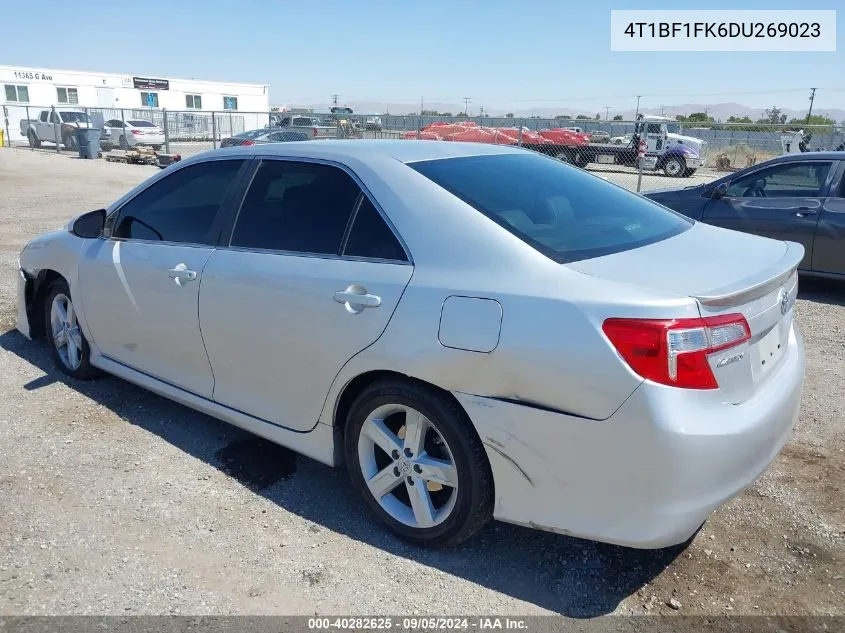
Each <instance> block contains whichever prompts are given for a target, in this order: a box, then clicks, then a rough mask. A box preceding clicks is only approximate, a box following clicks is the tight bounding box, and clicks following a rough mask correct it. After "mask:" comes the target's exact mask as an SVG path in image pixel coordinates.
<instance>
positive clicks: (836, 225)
mask: <svg viewBox="0 0 845 633" xmlns="http://www.w3.org/2000/svg"><path fill="white" fill-rule="evenodd" d="M837 171H838V175H837V176H836V178H835V179H834V181H833V182H832V183H831V187H830V195H828V197H827V198H826V199H825V201H824V205H823V206H822V211H821V214H820V215H819V222H818V224H817V225H816V240H815V244H814V247H813V271H814V272H820V273H835V274H838V275H845V161H839V169H838V170H837Z"/></svg>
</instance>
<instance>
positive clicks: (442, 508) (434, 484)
mask: <svg viewBox="0 0 845 633" xmlns="http://www.w3.org/2000/svg"><path fill="white" fill-rule="evenodd" d="M358 461H359V464H360V468H361V474H362V475H363V477H364V481H365V483H366V486H367V489H368V490H369V492H370V494H371V495H372V496H373V498H374V499H375V500H376V501H377V502H378V504H379V505H380V506H381V507H382V509H383V510H384V511H385V512H387V514H389V515H390V516H391V517H392V518H393V519H395V520H396V521H399V522H400V523H403V524H405V525H407V526H410V527H414V528H430V527H433V526H435V525H439V524H440V523H442V522H443V521H445V520H446V519H447V518H448V517H449V515H450V514H451V513H452V510H453V509H454V507H455V502H456V500H457V496H458V471H457V468H456V466H455V459H454V457H453V454H452V451H451V450H450V448H449V446H448V445H447V443H446V440H445V439H444V438H443V435H442V434H441V433H440V431H438V429H437V426H436V425H435V423H434V422H433V421H432V420H429V419H428V418H426V417H425V416H424V415H423V414H422V413H420V412H419V411H417V410H416V409H414V408H412V407H408V406H405V405H399V404H387V405H383V406H380V407H378V408H377V409H375V410H374V411H372V412H371V413H370V415H369V416H367V419H366V420H365V421H364V424H363V425H362V427H361V432H360V434H359V436H358Z"/></svg>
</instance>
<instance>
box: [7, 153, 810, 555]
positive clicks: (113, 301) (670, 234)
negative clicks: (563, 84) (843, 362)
mask: <svg viewBox="0 0 845 633" xmlns="http://www.w3.org/2000/svg"><path fill="white" fill-rule="evenodd" d="M803 254H804V249H803V247H802V246H801V245H799V244H794V243H791V242H783V241H778V240H774V239H768V238H763V237H758V236H754V235H748V234H745V233H739V232H736V231H728V230H725V229H721V228H717V227H713V226H709V225H706V224H701V223H698V222H694V221H692V220H690V219H688V218H685V217H683V216H681V215H679V214H676V213H675V212H673V211H670V210H669V209H666V208H665V207H662V206H660V205H658V204H656V203H654V202H652V201H650V200H648V199H646V198H645V197H642V196H639V195H636V194H633V193H631V192H628V191H626V190H624V189H622V188H621V187H617V186H616V185H612V184H610V183H608V182H605V181H604V180H602V179H600V178H596V177H595V176H593V175H591V174H589V173H587V172H584V171H582V170H579V169H576V168H574V167H571V166H569V165H566V164H564V163H562V162H561V161H558V160H555V159H553V158H549V157H546V156H543V155H541V154H538V153H535V152H531V151H528V150H525V149H520V148H514V147H506V146H497V145H486V144H485V145H476V144H468V143H456V142H452V143H436V142H419V141H400V140H395V141H351V140H347V141H339V140H337V141H332V140H327V141H324V142H319V143H274V144H264V145H253V146H248V147H231V148H225V149H221V150H217V151H215V152H207V153H204V154H200V155H197V156H194V157H191V158H189V159H188V160H186V161H182V162H180V163H176V164H174V165H172V166H170V167H169V168H168V169H166V170H164V171H162V172H160V173H159V174H157V175H156V176H153V177H152V178H150V179H149V180H148V181H146V182H145V183H143V184H141V185H139V186H138V187H137V188H136V189H134V190H132V191H130V192H128V193H127V194H126V195H124V196H123V197H122V198H120V199H119V200H117V201H116V202H114V203H113V204H111V205H109V207H108V208H106V209H100V210H96V211H92V212H89V213H86V214H84V215H81V216H80V217H78V218H77V219H76V220H74V221H72V222H71V223H70V224H69V225H68V226H67V227H66V228H65V229H62V230H58V231H55V232H52V233H48V234H46V235H43V236H41V237H38V238H36V239H34V240H33V241H31V242H30V243H29V244H28V245H27V246H26V247H25V248H24V250H23V252H22V253H21V256H20V276H19V282H18V289H19V290H18V293H19V294H18V297H19V311H18V324H17V327H18V329H19V330H20V331H21V332H22V333H23V334H24V335H25V336H28V337H36V336H39V335H42V336H45V338H46V339H47V341H48V342H49V345H50V347H51V350H52V355H53V359H54V362H55V363H56V365H57V366H58V368H59V369H60V370H61V371H63V372H65V373H67V374H68V375H70V376H72V377H73V378H76V379H90V378H93V377H95V376H96V375H97V374H98V373H99V372H102V371H106V372H109V373H111V374H114V375H116V376H119V377H121V378H124V379H125V380H128V381H130V382H134V383H136V384H138V385H141V386H143V387H145V388H147V389H150V390H152V391H155V392H157V393H159V394H162V395H164V396H166V397H168V398H171V399H173V400H176V401H178V402H181V403H183V404H185V405H187V406H189V407H192V408H194V409H197V410H199V411H203V412H205V413H207V414H209V415H212V416H216V417H218V418H220V419H222V420H225V421H227V422H230V423H232V424H235V425H237V426H240V427H242V428H244V429H247V430H249V431H251V432H253V433H256V434H258V435H261V436H263V437H265V438H268V439H270V440H271V441H274V442H277V443H279V444H283V445H285V446H288V447H290V448H292V449H294V450H297V451H299V452H301V453H304V454H306V455H308V456H310V457H312V458H314V459H316V460H319V461H322V462H325V463H326V464H330V465H340V464H342V463H344V462H345V464H346V466H347V468H348V471H349V474H350V476H351V479H352V482H353V484H354V485H355V487H356V488H357V489H358V490H359V491H360V493H361V495H362V498H363V501H364V503H365V505H366V506H367V507H369V508H370V510H372V512H373V513H374V514H375V516H377V517H378V518H379V519H381V520H382V521H383V522H384V523H385V524H386V525H387V526H389V528H390V529H392V530H393V531H394V532H395V533H396V534H398V535H399V536H400V537H402V538H404V539H407V540H408V541H411V542H414V543H418V544H425V545H444V544H454V543H458V542H460V541H462V540H464V539H467V538H469V537H470V536H472V535H473V534H474V533H476V532H477V531H478V530H479V529H480V528H481V527H482V526H484V524H485V523H487V521H488V520H489V519H491V518H497V519H500V520H502V521H509V522H513V523H519V524H522V525H529V526H532V527H535V528H540V529H544V530H551V531H555V532H560V533H565V534H572V535H577V536H581V537H586V538H591V539H596V540H600V541H608V542H611V543H618V544H622V545H629V546H634V547H641V548H659V547H664V546H670V545H674V544H678V543H682V542H684V541H686V540H687V539H689V538H690V536H691V535H693V534H694V533H695V532H696V530H697V529H698V528H699V527H700V526H701V524H702V523H703V522H704V521H705V519H706V518H707V517H708V515H709V514H710V513H711V512H712V511H713V510H714V509H715V508H717V507H718V506H719V505H721V504H723V503H725V502H726V501H727V500H728V499H730V498H731V497H733V496H735V495H736V494H738V493H739V492H740V491H741V490H742V489H743V488H745V487H746V486H747V485H748V484H749V483H751V482H752V481H753V480H754V479H755V478H756V477H757V476H758V475H759V474H760V473H761V472H762V471H763V470H764V469H765V468H766V467H767V466H768V464H769V463H770V462H771V461H772V460H773V459H774V457H775V455H777V453H778V452H779V451H780V449H781V448H782V447H783V445H784V443H785V442H786V441H787V439H788V438H789V435H790V432H791V430H792V427H793V425H794V423H795V420H796V417H797V415H798V408H799V402H800V399H801V390H802V385H803V377H804V351H803V344H802V339H801V335H800V333H799V330H798V328H797V327H796V324H795V323H793V313H794V310H793V305H794V301H795V296H796V293H797V284H798V282H797V272H796V271H797V267H798V264H799V263H800V261H801V258H802V256H803ZM328 498H330V497H327V499H328Z"/></svg>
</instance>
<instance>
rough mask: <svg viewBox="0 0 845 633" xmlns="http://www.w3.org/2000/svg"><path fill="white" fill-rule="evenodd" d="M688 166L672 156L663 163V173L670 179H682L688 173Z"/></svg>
mask: <svg viewBox="0 0 845 633" xmlns="http://www.w3.org/2000/svg"><path fill="white" fill-rule="evenodd" d="M686 169H687V167H686V165H684V163H683V162H682V161H681V159H680V158H678V157H677V156H670V157H669V158H667V159H666V162H665V163H663V173H664V174H666V175H667V176H669V177H670V178H681V177H683V175H684V172H686Z"/></svg>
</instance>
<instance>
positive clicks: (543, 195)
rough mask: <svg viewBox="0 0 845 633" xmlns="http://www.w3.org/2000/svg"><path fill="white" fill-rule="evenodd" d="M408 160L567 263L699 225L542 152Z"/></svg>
mask: <svg viewBox="0 0 845 633" xmlns="http://www.w3.org/2000/svg"><path fill="white" fill-rule="evenodd" d="M408 166H409V167H411V168H412V169H414V170H416V171H418V172H419V173H421V174H422V175H423V176H425V177H427V178H428V179H430V180H432V181H434V182H435V183H437V184H438V185H440V186H441V187H443V188H444V189H445V190H447V191H448V192H450V193H451V194H453V195H454V196H456V197H457V198H459V199H460V200H463V201H464V202H465V203H467V204H468V205H470V206H471V207H473V208H475V209H476V210H477V211H479V212H480V213H482V214H483V215H485V216H487V217H488V218H490V219H491V220H493V221H494V222H496V223H497V224H499V225H500V226H502V227H503V228H504V229H506V230H507V231H509V232H510V233H512V234H514V235H516V236H517V237H519V238H520V239H522V240H523V241H524V242H526V243H527V244H529V245H530V246H532V247H534V248H535V249H537V250H538V251H540V252H541V253H543V254H544V255H546V256H547V257H549V258H550V259H553V260H554V261H557V262H560V263H567V262H574V261H578V260H582V259H589V258H591V257H601V256H603V255H611V254H613V253H618V252H621V251H626V250H630V249H634V248H639V247H641V246H646V245H647V244H652V243H654V242H659V241H661V240H665V239H668V238H670V237H672V236H675V235H678V234H679V233H682V232H684V231H686V230H687V229H689V228H690V227H691V226H692V225H693V222H692V221H691V220H688V219H687V218H684V217H683V216H681V215H680V214H678V213H675V212H673V211H670V210H668V209H666V208H664V207H661V206H660V205H657V204H655V203H654V202H652V201H650V200H648V199H646V198H643V197H642V196H639V195H637V194H634V193H632V192H630V191H627V190H625V189H623V188H622V187H618V186H616V185H613V184H611V183H609V182H606V181H604V180H602V179H601V178H597V177H595V176H593V175H591V174H589V173H587V172H584V171H582V170H580V169H575V168H573V167H569V166H567V165H565V164H564V163H562V162H561V161H558V160H555V159H553V158H549V157H546V156H543V155H540V154H534V153H527V152H526V153H519V154H499V155H487V156H468V157H462V158H446V159H438V160H429V161H420V162H416V163H409V164H408Z"/></svg>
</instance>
